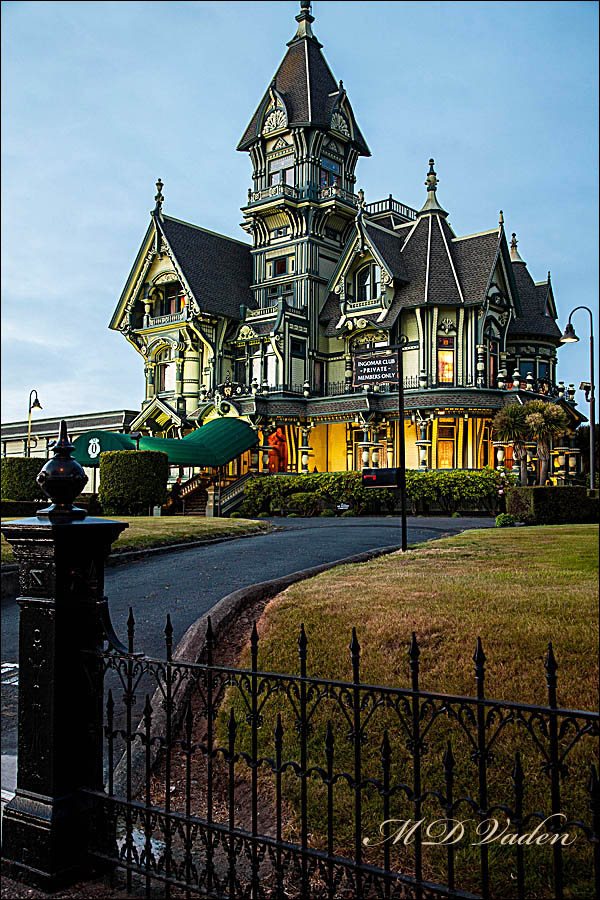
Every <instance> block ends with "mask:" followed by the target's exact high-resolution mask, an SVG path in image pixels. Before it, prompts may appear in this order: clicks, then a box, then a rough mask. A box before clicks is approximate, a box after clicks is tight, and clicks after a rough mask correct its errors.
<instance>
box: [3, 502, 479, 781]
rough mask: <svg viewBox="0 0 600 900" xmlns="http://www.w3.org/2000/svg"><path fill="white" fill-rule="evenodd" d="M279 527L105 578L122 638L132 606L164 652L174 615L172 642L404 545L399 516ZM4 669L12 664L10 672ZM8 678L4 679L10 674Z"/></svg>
mask: <svg viewBox="0 0 600 900" xmlns="http://www.w3.org/2000/svg"><path fill="white" fill-rule="evenodd" d="M272 521H273V522H274V524H275V525H277V526H279V527H280V528H281V530H279V531H275V532H272V533H271V534H266V535H260V536H257V537H251V538H241V539H239V540H235V541H227V542H224V543H221V544H212V545H208V546H206V547H197V548H194V549H190V550H180V551H177V552H175V553H169V554H164V555H162V554H161V555H158V556H152V557H148V558H147V559H143V560H139V561H137V562H132V563H128V564H126V565H123V566H117V567H115V568H110V569H108V570H107V573H106V581H105V592H106V595H107V596H108V599H109V604H110V610H111V616H112V620H113V624H114V627H115V630H116V632H117V634H118V635H119V637H121V639H123V638H124V637H125V636H126V621H127V615H128V611H129V607H130V606H131V607H133V610H134V615H135V619H136V649H139V650H141V651H144V652H145V653H147V654H148V655H155V656H163V655H164V638H163V630H164V626H165V619H166V615H167V613H170V614H171V619H172V623H173V629H174V635H173V637H174V641H175V643H177V642H178V641H179V639H180V638H181V637H182V636H183V634H184V632H185V631H186V630H187V628H188V627H189V626H190V625H191V624H192V623H193V622H194V621H196V619H198V618H199V617H200V616H202V615H203V614H204V613H206V612H207V611H208V610H209V609H210V608H211V607H212V606H214V604H215V603H216V602H217V601H218V600H220V599H221V597H224V596H225V595H226V594H229V593H231V592H232V591H235V590H237V589H238V588H241V587H245V586H247V585H250V584H255V583H256V582H259V581H268V580H269V579H271V578H279V577H281V576H283V575H288V574H290V573H291V572H297V571H298V570H300V569H307V568H309V567H311V566H317V565H320V564H322V563H326V562H333V561H335V560H338V559H343V558H344V557H347V556H352V555H354V554H357V553H361V552H362V551H365V550H372V549H375V548H377V547H388V546H393V545H399V544H400V527H399V521H398V519H397V518H375V517H373V518H347V519H344V518H339V519H337V518H336V519H334V518H331V519H327V518H323V519H273V520H272ZM493 524H494V519H492V518H474V519H469V518H456V519H454V518H441V517H440V518H437V517H436V518H433V517H432V518H429V517H428V518H409V520H408V526H409V528H408V540H409V544H415V543H421V542H423V541H427V540H432V539H434V538H438V537H441V536H442V535H444V534H456V533H458V532H460V531H464V530H465V529H467V528H482V527H490V526H492V525H493ZM2 607H3V608H2V613H3V614H2V663H3V677H2V681H3V684H2V754H3V756H2V789H3V792H4V791H8V792H10V791H12V790H13V789H14V779H15V771H16V768H15V764H14V761H15V754H16V744H17V735H16V725H17V680H18V670H16V669H15V668H14V665H13V666H12V667H9V666H6V664H7V663H12V664H14V663H18V607H17V604H16V603H15V602H14V600H12V601H3V603H2ZM5 666H6V667H5ZM5 673H6V677H5Z"/></svg>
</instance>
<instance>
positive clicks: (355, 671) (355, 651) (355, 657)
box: [349, 628, 360, 683]
mask: <svg viewBox="0 0 600 900" xmlns="http://www.w3.org/2000/svg"><path fill="white" fill-rule="evenodd" d="M349 649H350V656H351V658H352V678H353V680H354V682H355V683H357V682H358V681H359V680H360V644H359V643H358V638H357V636H356V628H353V629H352V640H351V641H350V647H349Z"/></svg>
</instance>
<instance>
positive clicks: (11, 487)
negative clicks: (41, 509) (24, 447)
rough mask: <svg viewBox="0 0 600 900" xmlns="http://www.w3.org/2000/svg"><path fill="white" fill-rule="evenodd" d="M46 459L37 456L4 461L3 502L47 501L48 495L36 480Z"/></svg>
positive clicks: (8, 457) (11, 458) (5, 459)
mask: <svg viewBox="0 0 600 900" xmlns="http://www.w3.org/2000/svg"><path fill="white" fill-rule="evenodd" d="M46 462H47V460H46V459H41V457H39V456H37V457H35V456H32V457H28V456H7V457H5V458H4V459H3V460H2V477H1V487H0V490H1V492H2V499H3V500H29V501H32V500H45V499H46V495H45V494H44V492H43V491H42V489H41V487H40V486H39V484H38V483H37V481H36V480H35V479H36V478H37V476H38V475H39V472H40V469H41V468H42V466H44V465H45V464H46Z"/></svg>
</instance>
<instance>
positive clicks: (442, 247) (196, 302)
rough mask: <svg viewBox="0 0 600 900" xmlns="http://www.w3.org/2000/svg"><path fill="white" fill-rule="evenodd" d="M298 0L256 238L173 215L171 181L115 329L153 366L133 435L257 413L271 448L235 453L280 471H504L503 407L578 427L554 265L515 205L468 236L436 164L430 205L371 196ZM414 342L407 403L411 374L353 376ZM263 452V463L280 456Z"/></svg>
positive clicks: (349, 122)
mask: <svg viewBox="0 0 600 900" xmlns="http://www.w3.org/2000/svg"><path fill="white" fill-rule="evenodd" d="M313 21H314V19H313V16H312V15H311V10H310V3H309V2H308V0H301V3H300V12H299V14H298V15H297V16H296V22H297V30H296V33H295V35H294V36H293V37H292V39H291V40H290V41H289V43H288V44H287V50H286V53H285V56H284V57H283V60H282V62H281V64H280V65H279V68H278V69H277V71H276V73H275V76H274V77H273V80H272V81H271V83H270V84H269V85H268V87H267V90H266V92H265V94H264V96H263V97H262V99H261V101H260V103H259V104H258V107H257V109H256V111H255V112H254V114H253V115H252V117H251V119H250V121H249V123H248V125H247V127H246V128H245V130H244V132H243V134H242V137H241V139H240V142H239V144H238V146H237V149H238V150H239V151H241V152H243V153H247V154H248V157H249V163H250V165H251V169H252V186H251V188H250V189H249V190H248V196H247V199H246V202H245V205H244V207H243V209H242V212H243V217H244V222H243V226H242V227H243V229H244V231H245V232H246V234H247V235H248V238H247V239H246V240H235V239H234V238H230V237H225V236H223V235H219V234H215V233H214V232H211V231H208V230H206V229H204V228H202V227H201V226H198V225H192V224H190V223H188V222H183V221H181V220H179V219H177V218H173V217H172V216H170V215H167V213H166V211H165V209H164V205H165V203H164V196H163V184H162V182H161V181H159V182H158V183H157V189H158V190H157V194H156V198H155V200H156V206H155V209H154V211H153V213H152V215H151V220H150V224H149V226H148V229H147V231H146V235H145V237H144V239H143V242H142V245H141V247H140V249H139V252H138V254H137V257H136V260H135V262H134V265H133V268H132V270H131V273H130V275H129V278H128V279H127V283H126V285H125V288H124V290H123V293H122V295H121V298H120V300H119V303H118V306H117V308H116V310H115V313H114V315H113V318H112V320H111V322H110V327H111V328H112V329H115V330H119V331H121V332H122V334H123V335H124V337H125V338H126V339H127V340H128V341H129V343H130V344H131V345H132V347H133V348H134V349H135V350H136V351H137V352H138V353H139V354H140V356H141V357H142V359H143V361H144V367H145V375H146V395H145V399H144V401H143V403H142V409H141V412H140V413H139V414H138V415H137V417H136V418H135V419H134V420H133V421H132V422H131V425H130V428H131V430H137V431H141V432H144V433H148V434H153V435H157V436H164V437H177V436H180V437H181V436H183V435H184V434H186V433H187V432H189V431H190V430H192V429H195V428H197V427H199V426H201V425H202V424H203V423H205V422H207V421H208V420H211V419H214V418H215V417H217V416H228V417H231V416H235V417H242V418H244V419H246V420H247V421H249V422H251V423H252V424H253V425H254V426H255V427H256V429H257V432H258V437H259V441H260V442H261V443H262V445H263V447H265V448H266V447H271V451H270V453H267V452H265V453H264V454H261V456H260V460H259V461H257V460H256V455H254V458H253V456H252V454H251V453H250V452H248V453H246V454H245V455H244V456H242V457H241V458H239V459H238V460H236V461H235V463H234V464H232V469H231V472H230V473H231V474H235V475H241V474H244V472H245V471H247V470H248V469H250V468H252V467H254V466H256V465H257V462H258V464H259V467H263V466H267V465H269V464H270V465H269V468H270V469H271V470H273V469H278V470H280V471H294V472H299V471H314V470H315V469H316V470H317V471H319V472H324V471H345V470H351V469H359V468H361V466H365V465H382V466H385V465H389V466H393V465H395V463H396V459H397V448H398V435H399V428H404V429H405V437H406V459H407V466H408V467H409V468H419V467H420V468H480V467H482V466H486V465H494V455H493V454H494V450H493V443H492V431H491V421H492V419H493V416H494V414H495V412H496V411H497V410H498V409H499V408H500V407H502V406H503V405H505V404H506V403H514V402H519V400H520V399H521V400H525V399H530V398H531V397H532V396H535V397H538V396H540V395H542V396H544V397H545V398H547V399H548V400H549V401H552V402H558V403H561V404H562V405H563V406H564V408H565V409H566V410H567V411H568V412H569V413H570V416H571V418H572V422H573V425H575V424H577V422H578V421H579V418H580V417H579V416H578V414H577V413H576V412H575V410H574V407H573V404H572V400H573V397H574V392H573V391H569V390H567V391H566V392H565V388H564V385H561V384H558V385H557V384H556V349H557V347H558V345H559V340H560V332H559V329H558V327H557V324H556V316H557V314H556V307H555V303H554V296H553V291H552V284H551V282H550V276H549V275H548V277H547V279H544V280H542V281H534V278H533V277H532V275H531V274H530V272H529V270H528V268H527V264H526V263H525V262H524V260H523V259H522V258H521V256H520V253H519V250H518V249H517V240H516V237H515V235H514V234H513V235H512V240H510V241H509V240H508V239H507V236H506V234H505V231H504V222H503V216H502V213H500V216H499V222H498V223H490V224H492V225H493V227H491V228H490V229H489V230H487V231H483V232H479V233H477V234H467V235H457V234H455V232H454V231H453V229H452V225H451V223H450V216H449V213H448V212H447V210H445V209H444V207H443V206H442V200H441V198H440V197H438V177H437V174H436V170H435V163H434V160H433V159H430V160H429V163H428V167H427V166H426V165H425V166H424V175H425V186H426V190H424V191H423V205H422V206H421V208H420V209H418V210H417V209H412V208H411V207H409V206H407V205H405V204H404V203H401V202H399V201H398V200H396V199H394V197H393V196H392V195H391V194H390V195H389V196H388V197H386V198H385V199H383V200H379V201H377V202H366V200H365V197H364V194H363V192H362V191H361V190H357V187H356V176H355V169H356V164H357V162H358V160H359V157H361V156H362V157H367V156H370V155H371V152H370V150H369V147H368V145H367V142H366V139H365V137H364V136H363V134H362V132H361V130H360V128H359V125H358V123H357V120H356V117H355V114H354V111H353V108H352V106H351V103H350V99H349V97H348V95H347V93H346V91H345V89H344V85H343V83H342V82H341V81H336V79H335V78H334V77H333V75H332V73H331V70H330V68H329V66H328V64H327V62H326V60H325V58H324V56H323V53H322V45H321V44H320V43H319V41H318V40H317V38H316V37H315V34H314V33H313V30H312V25H313ZM400 341H402V342H403V345H404V351H403V370H404V391H405V394H404V396H405V417H404V421H403V422H400V421H399V415H398V409H399V404H398V390H397V386H396V385H394V384H389V385H388V384H379V385H372V386H368V385H367V386H365V385H361V386H360V387H358V386H355V384H354V381H353V359H354V357H355V355H356V354H357V353H359V352H361V351H364V350H365V349H369V348H386V347H389V346H394V345H398V343H399V342H400ZM263 456H264V460H263Z"/></svg>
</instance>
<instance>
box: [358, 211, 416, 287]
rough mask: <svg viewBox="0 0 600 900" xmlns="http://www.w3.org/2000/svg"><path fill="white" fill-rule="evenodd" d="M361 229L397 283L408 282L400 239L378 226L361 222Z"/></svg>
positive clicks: (367, 221)
mask: <svg viewBox="0 0 600 900" xmlns="http://www.w3.org/2000/svg"><path fill="white" fill-rule="evenodd" d="M363 227H364V229H365V233H366V235H367V237H368V239H369V240H370V241H371V243H372V244H373V246H374V247H375V250H376V251H377V252H378V253H379V255H380V256H381V258H382V260H383V262H384V263H385V264H386V266H387V268H388V269H389V271H390V272H391V274H392V277H393V278H394V279H397V280H398V281H408V273H407V271H406V266H405V264H404V260H403V258H402V253H401V252H400V251H401V250H402V238H401V237H400V236H399V235H398V234H396V232H394V231H388V230H387V229H385V228H383V227H381V226H380V225H375V223H373V222H369V220H368V219H364V220H363Z"/></svg>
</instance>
